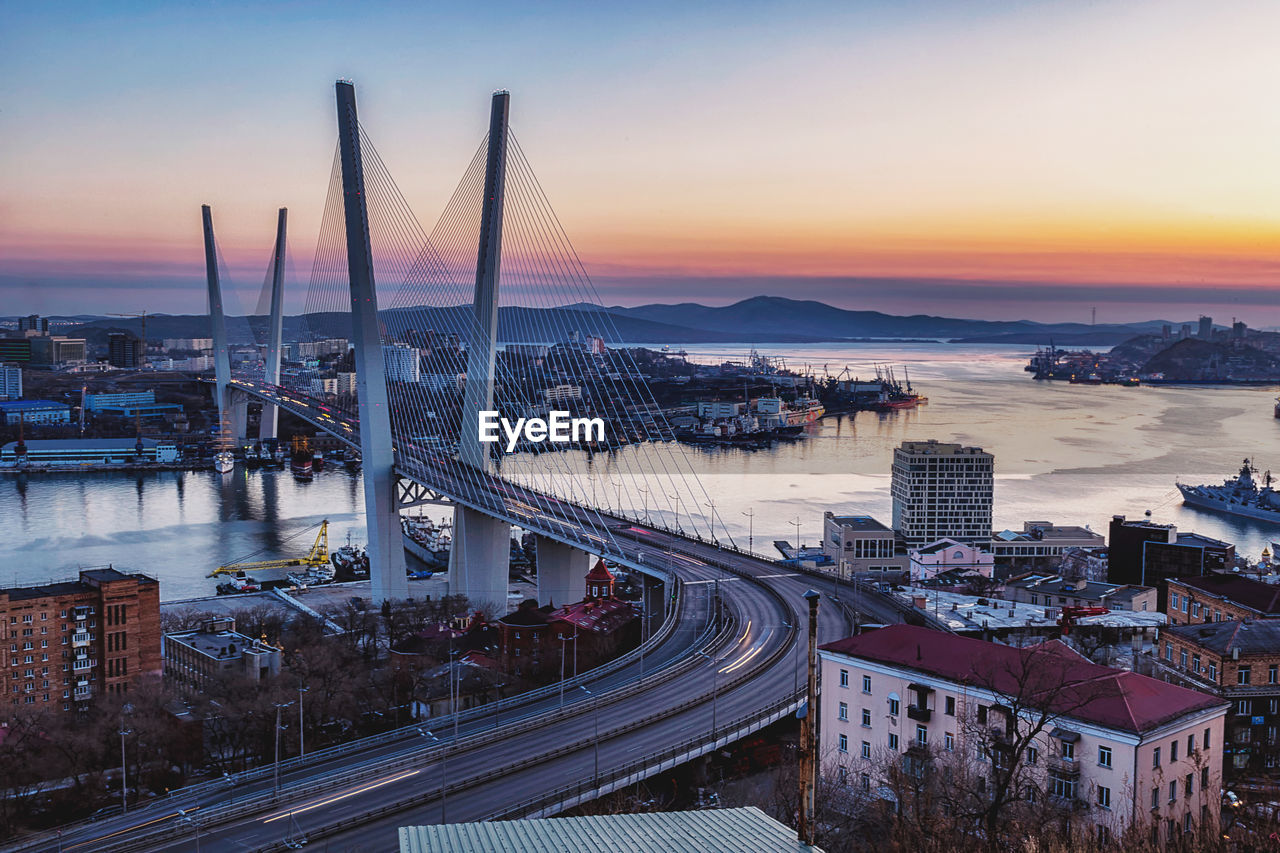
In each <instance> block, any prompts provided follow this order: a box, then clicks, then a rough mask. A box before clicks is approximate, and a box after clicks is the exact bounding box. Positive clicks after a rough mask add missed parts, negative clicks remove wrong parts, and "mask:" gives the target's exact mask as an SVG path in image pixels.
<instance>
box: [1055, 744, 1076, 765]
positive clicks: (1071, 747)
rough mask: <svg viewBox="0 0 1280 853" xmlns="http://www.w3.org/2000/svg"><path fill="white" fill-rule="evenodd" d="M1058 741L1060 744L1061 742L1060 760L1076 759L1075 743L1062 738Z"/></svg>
mask: <svg viewBox="0 0 1280 853" xmlns="http://www.w3.org/2000/svg"><path fill="white" fill-rule="evenodd" d="M1058 742H1059V743H1060V744H1062V760H1063V761H1075V760H1076V745H1075V744H1074V743H1072V742H1071V741H1069V740H1062V741H1058Z"/></svg>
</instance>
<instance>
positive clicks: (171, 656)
mask: <svg viewBox="0 0 1280 853" xmlns="http://www.w3.org/2000/svg"><path fill="white" fill-rule="evenodd" d="M162 654H163V657H164V677H165V681H166V682H168V683H169V684H171V685H173V686H175V687H177V688H178V689H179V690H182V691H184V692H187V693H202V692H204V691H205V690H206V689H207V688H208V687H209V685H210V683H212V682H219V681H224V680H226V679H229V678H237V677H238V678H244V679H248V680H250V681H265V680H266V679H268V678H271V677H272V676H275V675H278V674H279V673H280V658H281V654H280V649H278V648H276V647H275V646H271V645H268V644H267V643H264V642H261V641H259V640H255V639H254V638H252V637H249V636H246V635H244V634H241V633H238V632H237V631H236V620H235V619H233V618H231V617H229V616H227V617H219V618H215V619H208V620H206V621H204V622H203V623H201V625H200V627H199V628H197V629H196V630H194V631H178V632H175V633H172V634H165V635H164V645H163V652H162Z"/></svg>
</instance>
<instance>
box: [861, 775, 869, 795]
mask: <svg viewBox="0 0 1280 853" xmlns="http://www.w3.org/2000/svg"><path fill="white" fill-rule="evenodd" d="M860 782H861V784H862V790H864V791H870V790H871V776H870V775H869V774H866V773H863V774H862V779H861V780H860Z"/></svg>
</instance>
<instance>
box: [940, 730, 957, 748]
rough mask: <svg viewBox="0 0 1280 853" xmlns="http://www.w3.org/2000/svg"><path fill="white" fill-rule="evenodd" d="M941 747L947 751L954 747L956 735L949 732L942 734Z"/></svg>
mask: <svg viewBox="0 0 1280 853" xmlns="http://www.w3.org/2000/svg"><path fill="white" fill-rule="evenodd" d="M942 747H943V749H945V750H946V751H947V752H951V751H952V750H953V749H955V748H956V736H955V735H953V734H952V733H951V732H947V733H946V734H944V735H943V736H942Z"/></svg>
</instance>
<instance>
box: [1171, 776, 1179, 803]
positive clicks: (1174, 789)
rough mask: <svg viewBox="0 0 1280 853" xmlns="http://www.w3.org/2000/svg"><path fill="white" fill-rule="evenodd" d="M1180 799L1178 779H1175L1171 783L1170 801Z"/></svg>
mask: <svg viewBox="0 0 1280 853" xmlns="http://www.w3.org/2000/svg"><path fill="white" fill-rule="evenodd" d="M1176 799H1178V780H1177V779H1174V780H1173V781H1172V782H1170V783H1169V802H1171V803H1172V802H1173V801H1174V800H1176Z"/></svg>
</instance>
